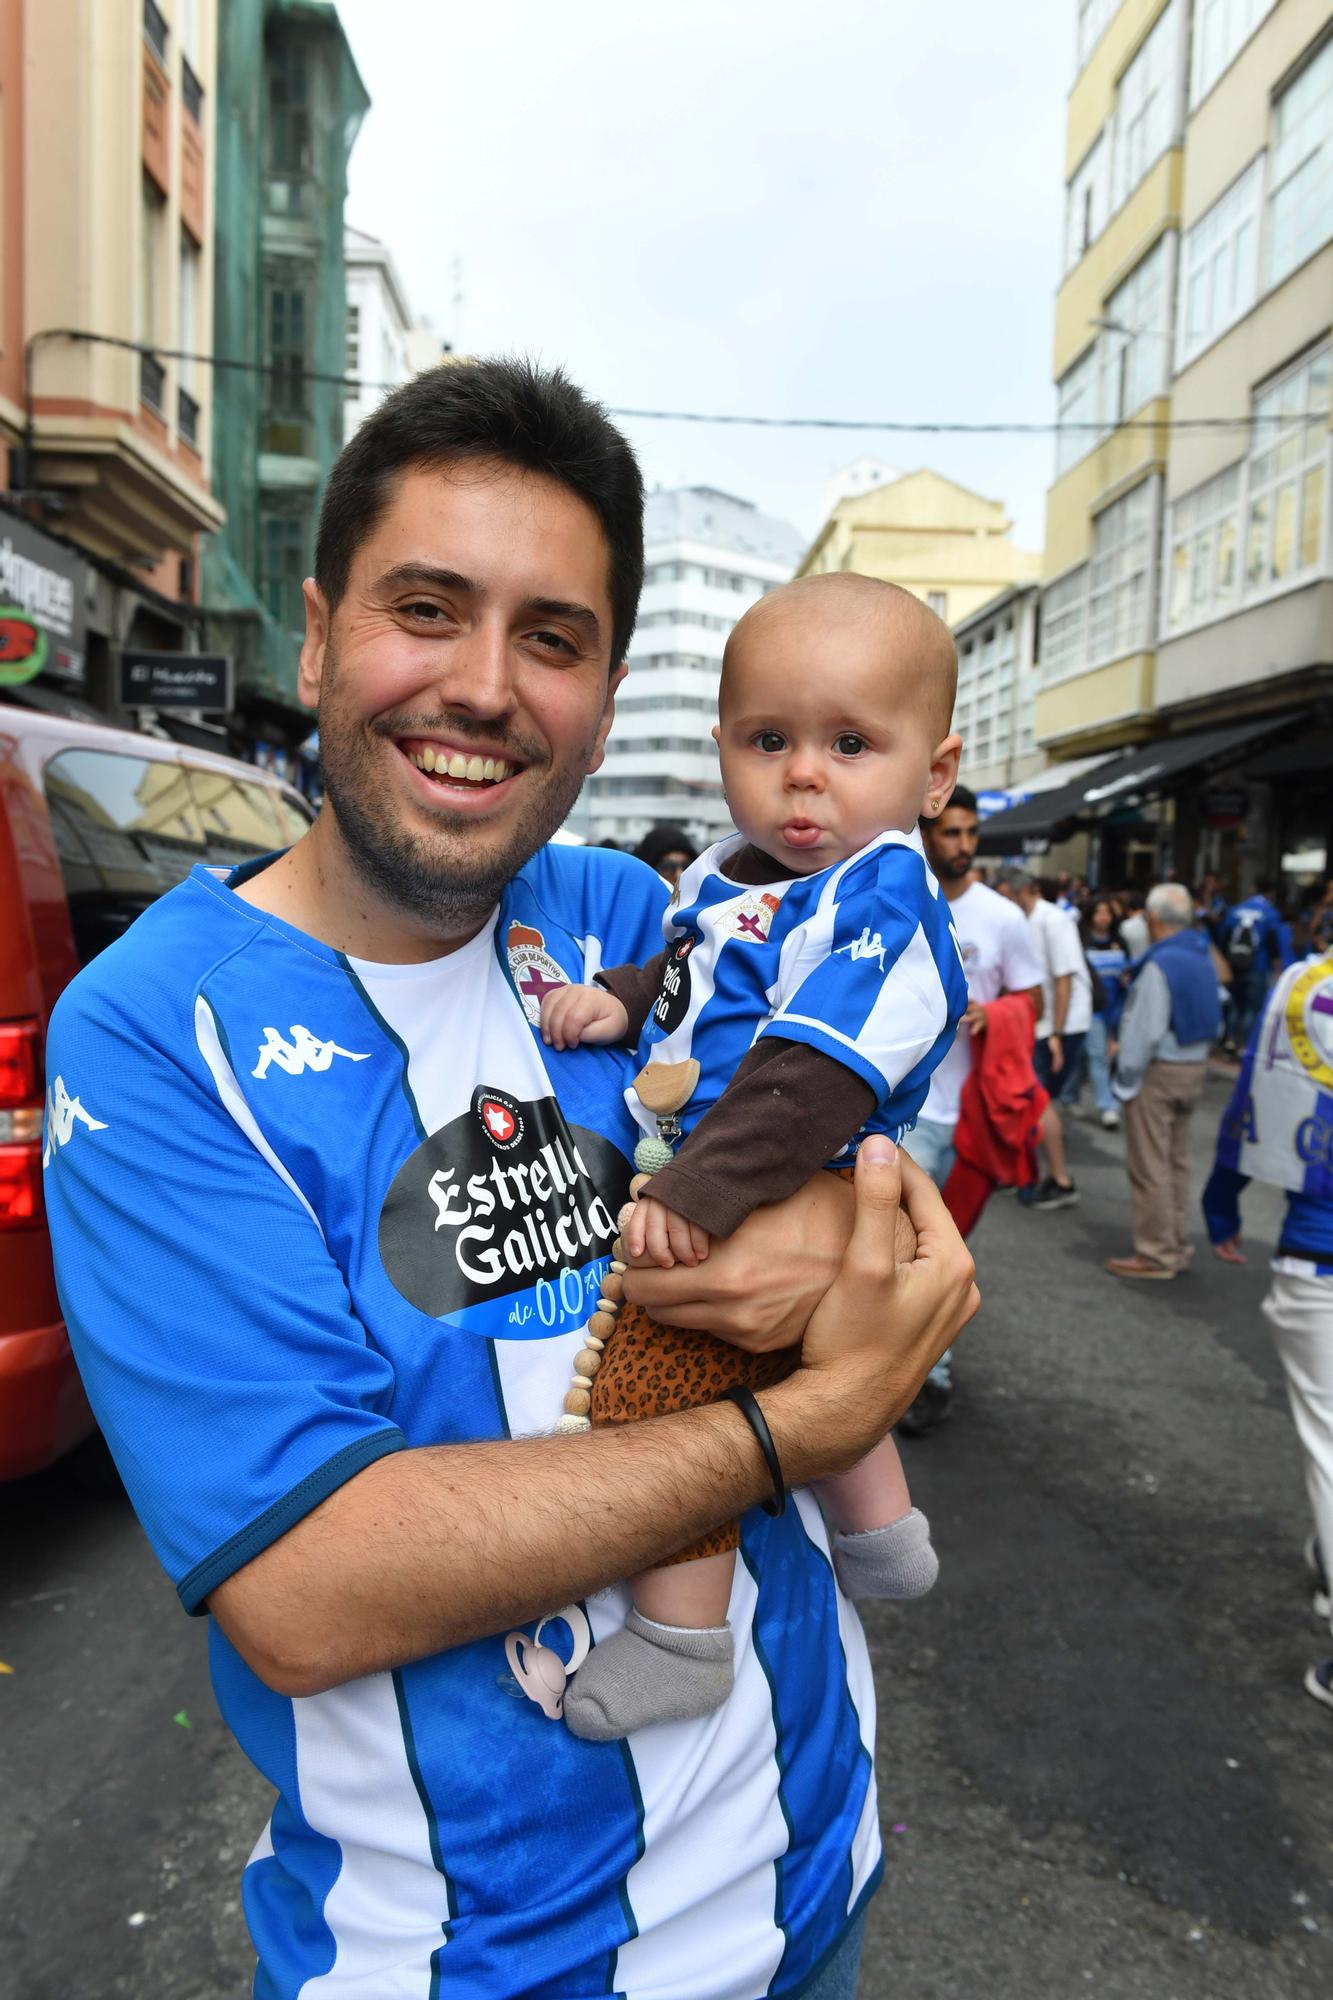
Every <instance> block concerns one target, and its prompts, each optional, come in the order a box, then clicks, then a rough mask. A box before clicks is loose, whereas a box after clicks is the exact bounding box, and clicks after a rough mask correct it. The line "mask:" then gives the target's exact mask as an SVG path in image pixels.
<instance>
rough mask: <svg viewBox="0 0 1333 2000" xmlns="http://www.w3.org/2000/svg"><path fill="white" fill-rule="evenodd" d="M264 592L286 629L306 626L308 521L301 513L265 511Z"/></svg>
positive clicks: (263, 533)
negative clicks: (304, 591)
mask: <svg viewBox="0 0 1333 2000" xmlns="http://www.w3.org/2000/svg"><path fill="white" fill-rule="evenodd" d="M261 535H262V550H261V563H262V573H261V575H260V581H259V588H260V594H261V596H262V597H263V599H264V603H265V604H266V605H267V607H268V610H269V613H270V615H271V616H272V618H273V619H274V620H275V621H276V623H277V624H278V625H280V626H281V627H282V629H283V630H284V631H285V632H299V631H301V630H302V629H303V628H304V625H305V616H304V611H303V608H302V603H301V585H302V583H303V582H304V580H305V573H306V560H305V558H306V524H305V519H304V517H303V516H302V515H300V514H265V515H264V517H263V520H262V523H261Z"/></svg>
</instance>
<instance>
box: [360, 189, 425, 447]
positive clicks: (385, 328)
mask: <svg viewBox="0 0 1333 2000" xmlns="http://www.w3.org/2000/svg"><path fill="white" fill-rule="evenodd" d="M343 258H344V261H345V263H346V266H347V364H346V371H345V372H346V373H347V375H348V376H349V377H350V378H351V379H352V380H354V381H359V382H360V383H361V384H362V386H361V388H359V389H348V391H347V396H346V403H345V405H344V411H343V442H344V444H345V443H346V442H347V440H348V438H350V437H351V436H352V434H353V432H354V431H357V430H359V429H360V427H361V425H362V423H364V421H365V419H366V418H367V417H368V416H369V415H370V413H371V411H372V410H373V409H374V408H375V407H376V405H377V404H379V403H380V402H382V401H383V399H384V396H385V394H386V392H387V391H388V390H389V389H396V388H397V387H398V385H399V383H400V382H406V381H407V380H408V379H409V377H410V376H412V375H414V374H415V373H416V372H417V369H418V367H420V366H421V365H422V364H421V362H420V361H419V360H418V359H417V354H416V351H415V347H414V335H415V334H416V332H417V329H416V328H415V327H414V325H413V321H412V315H411V312H410V311H409V309H408V304H407V295H406V293H405V292H404V290H403V281H402V279H401V278H400V277H399V275H398V271H397V267H396V266H395V264H394V261H393V258H392V256H391V255H390V253H389V250H388V246H387V245H386V244H383V243H381V242H380V240H379V238H378V236H368V235H367V234H366V232H365V230H364V229H353V228H351V227H350V225H349V226H345V227H344V229H343Z"/></svg>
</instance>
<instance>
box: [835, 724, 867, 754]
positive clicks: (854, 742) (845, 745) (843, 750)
mask: <svg viewBox="0 0 1333 2000" xmlns="http://www.w3.org/2000/svg"><path fill="white" fill-rule="evenodd" d="M833 747H834V749H835V750H836V751H837V753H838V755H839V756H840V757H859V756H860V754H861V752H862V751H863V750H864V749H865V747H866V740H865V737H864V736H856V735H853V733H852V732H851V731H850V730H848V732H847V733H846V735H844V736H840V737H839V738H838V740H837V742H836V743H835V744H834V746H833Z"/></svg>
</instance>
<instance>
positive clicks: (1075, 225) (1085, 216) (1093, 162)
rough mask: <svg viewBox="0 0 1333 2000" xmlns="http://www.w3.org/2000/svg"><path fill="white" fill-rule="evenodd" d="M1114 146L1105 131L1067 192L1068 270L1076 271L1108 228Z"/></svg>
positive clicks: (1066, 241) (1066, 266) (1098, 137)
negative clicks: (1112, 151) (1079, 263)
mask: <svg viewBox="0 0 1333 2000" xmlns="http://www.w3.org/2000/svg"><path fill="white" fill-rule="evenodd" d="M1110 167H1111V147H1110V143H1109V141H1108V139H1107V135H1106V133H1105V131H1102V132H1100V133H1099V134H1098V136H1097V141H1096V144H1095V145H1094V146H1093V147H1092V149H1091V150H1090V151H1089V152H1088V153H1087V154H1086V155H1085V157H1084V160H1083V164H1082V166H1081V167H1079V168H1078V169H1077V171H1076V172H1075V174H1074V177H1073V179H1072V180H1071V181H1070V183H1069V186H1068V188H1067V189H1066V191H1065V270H1066V272H1069V271H1072V270H1073V268H1074V266H1075V264H1077V262H1078V260H1079V258H1080V257H1081V256H1082V255H1083V253H1084V251H1085V250H1086V249H1087V248H1088V246H1089V245H1090V244H1091V243H1092V242H1093V241H1094V239H1095V238H1096V237H1098V236H1100V235H1101V233H1102V231H1103V229H1104V228H1105V227H1106V219H1107V209H1108V204H1109V199H1110V193H1111V188H1110Z"/></svg>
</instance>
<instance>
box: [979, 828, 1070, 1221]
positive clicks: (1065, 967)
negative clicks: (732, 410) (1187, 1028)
mask: <svg viewBox="0 0 1333 2000" xmlns="http://www.w3.org/2000/svg"><path fill="white" fill-rule="evenodd" d="M998 887H999V891H1000V894H1001V895H1002V896H1008V897H1010V898H1011V899H1012V900H1013V901H1014V902H1015V903H1017V904H1018V907H1019V908H1020V909H1021V910H1022V912H1023V914H1024V916H1025V917H1026V918H1027V923H1028V935H1029V937H1030V938H1031V940H1032V947H1033V951H1034V953H1035V955H1036V958H1037V961H1038V963H1039V965H1040V967H1041V1019H1040V1020H1039V1021H1038V1022H1037V1041H1036V1046H1035V1048H1034V1049H1033V1051H1032V1066H1033V1068H1034V1069H1035V1070H1036V1072H1037V1076H1038V1079H1039V1080H1040V1082H1041V1083H1043V1084H1044V1085H1045V1087H1046V1089H1047V1090H1048V1091H1049V1092H1050V1094H1051V1101H1050V1103H1049V1104H1048V1105H1047V1107H1046V1111H1045V1114H1044V1116H1043V1118H1042V1123H1041V1143H1042V1146H1043V1148H1044V1150H1045V1153H1046V1163H1047V1168H1048V1172H1047V1174H1046V1177H1045V1179H1044V1180H1042V1181H1041V1182H1040V1183H1039V1184H1038V1186H1037V1187H1035V1188H1032V1189H1027V1188H1023V1189H1021V1190H1020V1192H1019V1200H1020V1201H1021V1202H1022V1203H1023V1206H1024V1207H1025V1208H1073V1207H1074V1205H1075V1204H1076V1202H1077V1201H1078V1189H1077V1187H1076V1186H1075V1185H1074V1179H1073V1176H1072V1175H1071V1173H1070V1171H1069V1161H1068V1158H1067V1157H1066V1154H1065V1135H1064V1127H1063V1125H1062V1124H1061V1122H1060V1113H1059V1112H1058V1111H1057V1109H1056V1105H1055V1100H1056V1098H1057V1097H1058V1096H1059V1094H1060V1086H1061V1085H1062V1084H1063V1082H1064V1080H1065V1078H1066V1077H1067V1076H1068V1075H1069V1072H1070V1070H1071V1069H1073V1068H1075V1067H1076V1065H1077V1063H1078V1059H1079V1055H1080V1053H1081V1051H1082V1048H1083V1038H1084V1036H1085V1035H1086V1034H1087V1032H1088V1029H1089V1028H1090V1027H1091V1025H1092V974H1091V973H1090V972H1089V971H1088V962H1087V960H1086V958H1085V957H1084V956H1083V941H1082V939H1081V938H1080V937H1079V934H1078V924H1077V922H1076V921H1075V919H1074V918H1073V917H1072V916H1068V915H1066V913H1065V912H1064V911H1063V910H1060V909H1057V908H1056V906H1055V904H1054V903H1049V902H1047V900H1046V898H1045V896H1044V895H1043V894H1042V891H1041V884H1040V883H1039V882H1038V881H1037V880H1036V877H1035V876H1032V875H1028V874H1026V873H1025V872H1024V870H1023V869H1021V868H1006V869H1005V870H1004V871H1003V872H1002V874H1001V876H1000V880H999V884H998Z"/></svg>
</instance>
